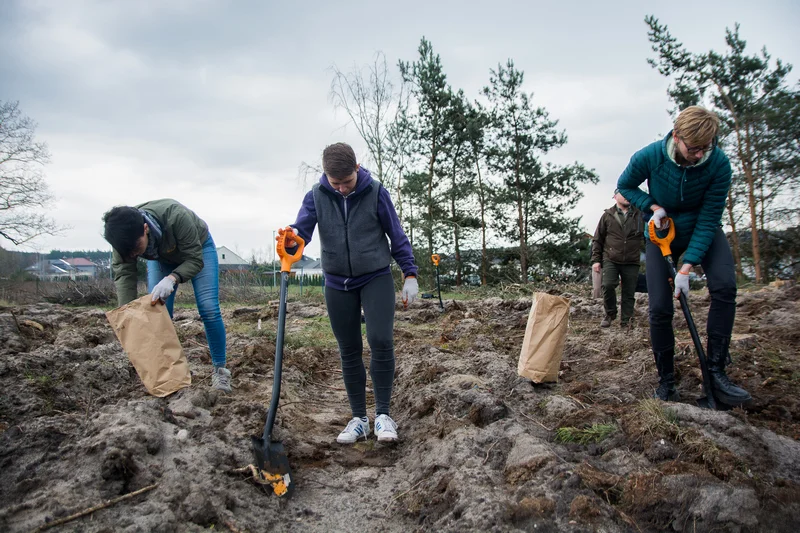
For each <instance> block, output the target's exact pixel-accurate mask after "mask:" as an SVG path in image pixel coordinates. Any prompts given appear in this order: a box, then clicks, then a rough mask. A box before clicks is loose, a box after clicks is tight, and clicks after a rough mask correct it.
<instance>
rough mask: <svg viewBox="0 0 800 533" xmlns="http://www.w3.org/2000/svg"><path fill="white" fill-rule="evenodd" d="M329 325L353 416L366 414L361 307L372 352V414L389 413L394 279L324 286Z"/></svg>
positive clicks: (384, 278)
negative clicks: (341, 286)
mask: <svg viewBox="0 0 800 533" xmlns="http://www.w3.org/2000/svg"><path fill="white" fill-rule="evenodd" d="M325 302H326V304H327V306H328V315H329V317H330V320H331V329H333V334H334V335H335V336H336V341H337V342H338V343H339V355H340V356H341V358H342V376H343V377H344V387H345V389H347V397H348V398H349V400H350V409H351V410H352V411H353V416H354V417H355V416H358V417H362V416H367V394H366V387H367V373H366V370H365V369H364V361H363V359H362V356H361V354H362V352H363V346H364V345H363V341H362V339H361V308H362V307H363V308H364V318H365V319H366V322H367V342H368V343H369V349H370V352H371V353H372V357H371V359H370V365H369V371H370V376H372V387H373V392H374V393H375V414H376V415H381V414H384V415H388V414H389V402H390V401H391V399H392V383H393V382H394V340H393V330H394V280H393V279H392V276H390V275H385V276H378V277H377V278H374V279H372V280H371V281H370V282H369V283H367V284H366V285H364V286H363V287H359V288H358V289H353V290H351V291H340V290H336V289H332V288H330V287H325Z"/></svg>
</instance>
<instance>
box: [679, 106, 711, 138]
mask: <svg viewBox="0 0 800 533" xmlns="http://www.w3.org/2000/svg"><path fill="white" fill-rule="evenodd" d="M718 131H719V117H717V115H716V113H713V112H711V111H709V110H708V109H705V108H703V107H700V106H698V105H693V106H690V107H687V108H686V109H684V110H683V111H681V113H680V115H678V118H677V119H675V127H674V132H675V135H677V136H678V137H680V138H681V139H682V140H683V142H684V143H686V144H688V145H689V146H706V145H708V144H710V143H711V142H712V141H713V140H714V137H716V136H717V132H718Z"/></svg>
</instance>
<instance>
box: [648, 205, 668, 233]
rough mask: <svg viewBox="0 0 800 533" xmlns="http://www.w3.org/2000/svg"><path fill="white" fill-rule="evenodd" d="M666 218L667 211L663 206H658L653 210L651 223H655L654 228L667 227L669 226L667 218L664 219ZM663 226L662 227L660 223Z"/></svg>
mask: <svg viewBox="0 0 800 533" xmlns="http://www.w3.org/2000/svg"><path fill="white" fill-rule="evenodd" d="M666 218H667V212H666V211H664V208H663V207H659V208H658V209H656V210H655V211H653V218H652V220H653V224H655V226H656V229H667V228H668V227H669V220H665V219H666ZM662 221H663V224H664V226H663V227H662V226H661V224H662Z"/></svg>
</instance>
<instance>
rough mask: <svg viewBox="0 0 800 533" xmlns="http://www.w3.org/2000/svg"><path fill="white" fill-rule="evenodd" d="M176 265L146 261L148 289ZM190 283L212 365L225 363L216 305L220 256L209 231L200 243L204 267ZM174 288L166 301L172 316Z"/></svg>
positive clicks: (223, 364) (175, 291)
mask: <svg viewBox="0 0 800 533" xmlns="http://www.w3.org/2000/svg"><path fill="white" fill-rule="evenodd" d="M177 266H178V265H171V264H169V263H164V262H161V261H148V262H147V290H148V291H152V290H153V288H154V287H155V286H156V284H158V282H159V281H161V280H162V279H164V276H168V275H169V274H170V272H172V271H173V270H175V268H177ZM192 287H193V288H194V298H195V301H196V302H197V310H198V311H199V312H200V318H201V319H202V320H203V326H205V329H206V339H208V350H209V351H210V352H211V361H212V362H213V363H214V366H225V324H224V323H223V322H222V312H221V311H220V309H219V259H217V247H216V246H215V245H214V239H212V238H211V235H210V234H209V236H208V239H206V242H205V243H203V269H202V270H201V271H200V272H198V273H197V275H196V276H195V277H193V278H192ZM177 292H178V288H177V287H175V290H174V291H172V294H170V295H169V298H167V301H166V305H167V311H169V316H172V309H173V307H174V305H175V293H177Z"/></svg>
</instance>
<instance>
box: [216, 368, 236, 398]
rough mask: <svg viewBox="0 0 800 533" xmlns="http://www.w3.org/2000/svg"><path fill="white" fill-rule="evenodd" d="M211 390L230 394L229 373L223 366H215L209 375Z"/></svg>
mask: <svg viewBox="0 0 800 533" xmlns="http://www.w3.org/2000/svg"><path fill="white" fill-rule="evenodd" d="M211 388H212V389H217V390H219V391H222V392H231V391H232V389H231V371H230V370H228V369H227V368H225V367H224V366H215V367H214V371H213V372H212V373H211Z"/></svg>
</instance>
